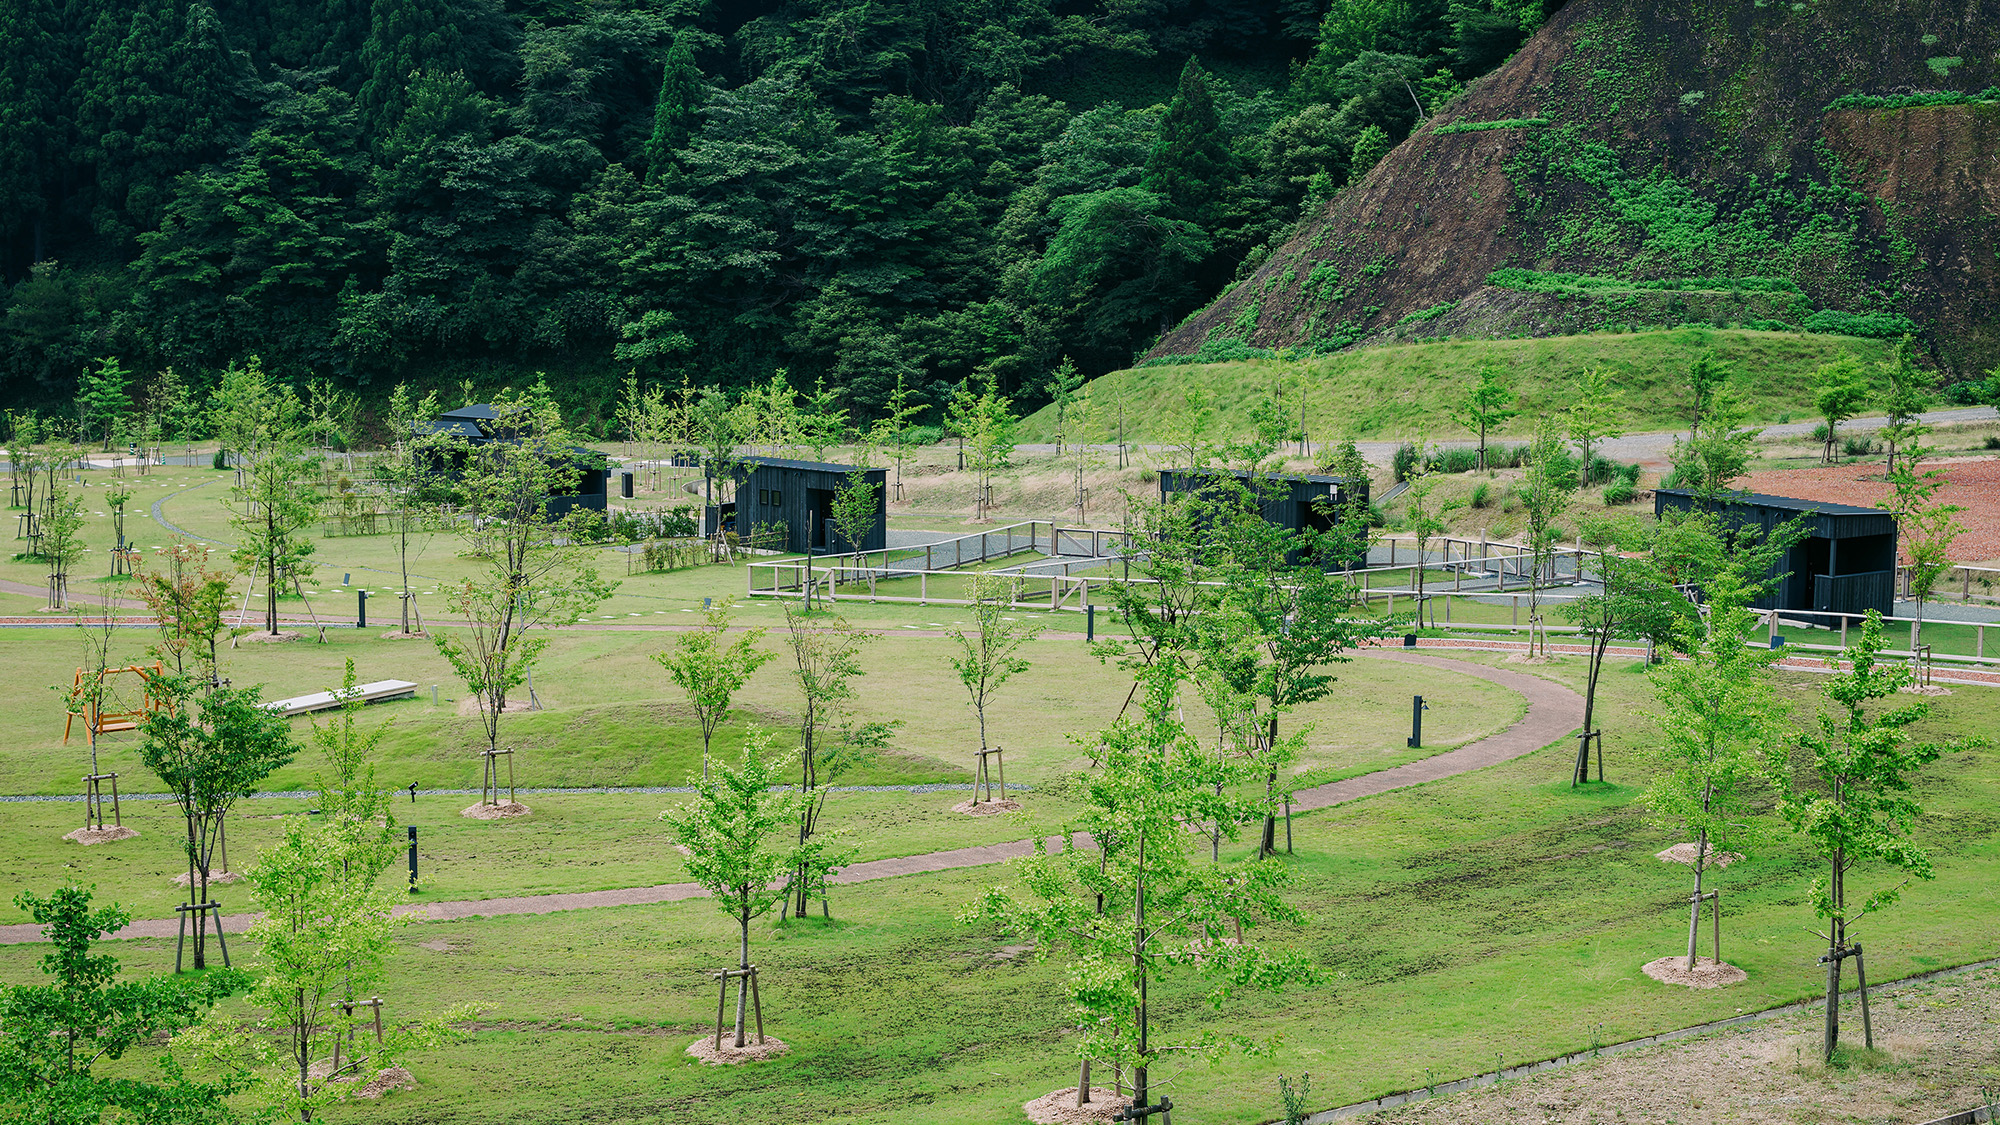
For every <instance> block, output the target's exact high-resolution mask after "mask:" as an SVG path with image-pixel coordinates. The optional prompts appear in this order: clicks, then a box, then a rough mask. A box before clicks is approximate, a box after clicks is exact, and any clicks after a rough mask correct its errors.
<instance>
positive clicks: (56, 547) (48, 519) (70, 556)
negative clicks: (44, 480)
mask: <svg viewBox="0 0 2000 1125" xmlns="http://www.w3.org/2000/svg"><path fill="white" fill-rule="evenodd" d="M41 531H42V542H41V556H42V560H43V561H44V562H46V563H48V566H49V608H50V609H68V608H69V575H70V571H72V570H74V569H75V568H76V564H77V563H79V562H82V561H83V497H81V496H78V495H76V494H75V493H74V492H71V491H70V488H69V486H68V485H67V484H62V483H57V484H54V485H52V486H51V487H50V489H49V493H48V499H47V500H45V501H43V503H42V520H41Z"/></svg>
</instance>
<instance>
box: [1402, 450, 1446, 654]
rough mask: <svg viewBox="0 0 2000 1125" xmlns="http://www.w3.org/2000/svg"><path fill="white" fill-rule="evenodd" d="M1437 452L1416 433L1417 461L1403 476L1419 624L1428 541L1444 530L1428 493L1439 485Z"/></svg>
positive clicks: (1439, 509) (1440, 514)
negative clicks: (1413, 543) (1413, 548)
mask: <svg viewBox="0 0 2000 1125" xmlns="http://www.w3.org/2000/svg"><path fill="white" fill-rule="evenodd" d="M1436 455H1437V449H1436V447H1435V446H1432V445H1431V444H1429V443H1428V442H1426V441H1424V440H1423V438H1422V437H1419V438H1418V439H1417V460H1416V463H1415V464H1414V465H1412V466H1410V471H1409V472H1408V473H1406V474H1404V476H1403V480H1404V482H1405V483H1407V484H1408V485H1409V487H1408V488H1406V489H1404V490H1403V496H1404V500H1403V516H1404V522H1406V523H1407V524H1409V528H1410V537H1411V538H1413V539H1415V540H1416V541H1417V565H1416V566H1414V567H1411V568H1410V576H1411V579H1410V585H1411V586H1412V587H1413V588H1414V589H1415V590H1416V599H1417V622H1416V623H1417V624H1418V625H1422V624H1423V623H1424V622H1423V612H1424V601H1425V599H1424V571H1425V569H1426V567H1425V563H1426V561H1427V560H1428V558H1429V552H1430V543H1431V540H1432V539H1435V538H1436V537H1437V536H1438V535H1439V534H1440V533H1442V532H1443V531H1444V530H1445V522H1444V512H1443V510H1442V507H1441V506H1440V505H1435V504H1432V503H1431V493H1432V492H1434V491H1436V490H1437V486H1438V478H1437V472H1436V470H1435V468H1434V467H1433V466H1434V465H1435V463H1436V462H1435V457H1436Z"/></svg>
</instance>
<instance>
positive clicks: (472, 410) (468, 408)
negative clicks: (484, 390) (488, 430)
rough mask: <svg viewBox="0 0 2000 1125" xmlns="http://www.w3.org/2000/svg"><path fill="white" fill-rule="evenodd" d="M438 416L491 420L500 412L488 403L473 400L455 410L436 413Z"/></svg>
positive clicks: (498, 415)
mask: <svg viewBox="0 0 2000 1125" xmlns="http://www.w3.org/2000/svg"><path fill="white" fill-rule="evenodd" d="M438 417H440V418H476V419H480V420H482V421H487V422H491V421H493V420H494V419H495V418H498V417H500V412H499V411H498V410H495V409H493V407H492V405H491V404H490V403H484V402H473V403H467V404H466V405H464V406H461V407H459V408H458V409H457V410H447V411H445V412H444V413H442V414H440V415H438Z"/></svg>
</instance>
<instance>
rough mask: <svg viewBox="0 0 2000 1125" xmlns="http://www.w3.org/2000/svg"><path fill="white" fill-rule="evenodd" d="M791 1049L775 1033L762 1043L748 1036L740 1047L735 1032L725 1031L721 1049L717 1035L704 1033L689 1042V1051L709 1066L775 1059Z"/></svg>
mask: <svg viewBox="0 0 2000 1125" xmlns="http://www.w3.org/2000/svg"><path fill="white" fill-rule="evenodd" d="M791 1049H792V1048H791V1045H790V1044H788V1043H786V1042H785V1041H784V1040H782V1039H780V1038H778V1037H777V1036H775V1035H766V1036H765V1037H764V1041H763V1042H762V1043H759V1042H757V1037H756V1036H754V1035H751V1036H746V1037H745V1038H744V1040H743V1045H742V1046H741V1047H738V1046H737V1045H736V1035H735V1033H734V1032H725V1033H724V1034H723V1036H722V1048H721V1049H720V1050H717V1049H716V1046H715V1036H713V1035H704V1036H702V1037H701V1038H700V1039H697V1040H695V1041H694V1042H692V1043H690V1044H688V1049H687V1053H688V1054H690V1055H693V1056H694V1057H695V1058H697V1059H700V1060H701V1061H702V1062H704V1063H706V1064H707V1065H709V1066H734V1065H735V1064H737V1063H746V1062H756V1061H757V1060H758V1059H774V1058H777V1057H778V1056H779V1055H782V1054H784V1053H785V1052H786V1051H789V1050H791Z"/></svg>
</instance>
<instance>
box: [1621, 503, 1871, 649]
mask: <svg viewBox="0 0 2000 1125" xmlns="http://www.w3.org/2000/svg"><path fill="white" fill-rule="evenodd" d="M1696 506H1698V505H1697V501H1696V500H1695V498H1694V495H1693V494H1692V493H1690V492H1687V491H1684V490H1682V489H1678V488H1662V489H1660V490H1658V491H1657V492H1655V493H1654V494H1653V514H1654V515H1655V516H1658V515H1660V514H1662V513H1664V512H1666V511H1667V510H1668V509H1673V510H1675V511H1686V510H1688V509H1690V508H1694V507H1696ZM1713 507H1714V510H1715V512H1716V514H1717V515H1718V516H1720V517H1721V518H1722V521H1723V523H1724V524H1725V525H1726V526H1731V527H1738V528H1748V529H1755V530H1757V531H1760V532H1762V533H1763V534H1765V535H1769V534H1770V533H1771V532H1772V531H1773V530H1774V529H1775V528H1777V526H1778V525H1779V524H1783V523H1787V522H1790V521H1791V520H1794V519H1797V518H1799V517H1801V516H1803V517H1805V520H1806V528H1807V532H1806V538H1804V539H1801V540H1799V542H1798V543H1797V544H1796V545H1795V546H1793V547H1792V549H1791V550H1789V551H1787V552H1786V553H1785V557H1784V559H1783V560H1781V561H1780V562H1778V563H1777V564H1776V565H1775V566H1774V567H1773V568H1772V569H1773V572H1774V573H1776V574H1778V575H1782V577H1781V578H1780V579H1779V581H1778V582H1777V584H1776V585H1775V586H1773V587H1772V589H1771V592H1770V593H1768V594H1766V595H1765V596H1764V597H1762V598H1759V599H1758V600H1757V601H1755V602H1753V603H1751V604H1752V605H1754V606H1756V608H1758V609H1776V610H1787V609H1792V610H1817V611H1819V612H1822V613H1847V614H1854V615H1857V616H1858V615H1860V614H1862V613H1866V612H1867V611H1868V610H1871V609H1873V610H1880V611H1881V613H1882V615H1883V616H1885V617H1886V616H1888V615H1889V614H1891V613H1893V612H1894V611H1895V603H1896V520H1895V517H1894V516H1891V515H1890V514H1889V513H1887V512H1884V511H1882V510H1880V509H1877V508H1857V507H1854V506H1852V505H1849V504H1826V503H1821V502H1820V501H1817V500H1800V499H1797V498H1795V497H1791V496H1771V495H1768V494H1765V493H1751V494H1748V495H1745V496H1741V497H1738V498H1736V499H1733V500H1728V501H1724V502H1720V503H1717V504H1714V505H1713Z"/></svg>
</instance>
